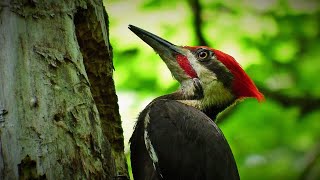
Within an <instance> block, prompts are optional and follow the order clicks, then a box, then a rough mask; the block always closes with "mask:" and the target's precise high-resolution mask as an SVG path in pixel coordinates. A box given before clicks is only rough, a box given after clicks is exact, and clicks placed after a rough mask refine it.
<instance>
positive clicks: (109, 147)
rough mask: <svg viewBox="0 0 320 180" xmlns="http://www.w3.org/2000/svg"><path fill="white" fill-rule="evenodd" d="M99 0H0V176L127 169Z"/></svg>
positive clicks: (79, 175)
mask: <svg viewBox="0 0 320 180" xmlns="http://www.w3.org/2000/svg"><path fill="white" fill-rule="evenodd" d="M106 21H107V16H106V13H105V11H104V8H103V5H102V2H101V1H99V0H91V1H90V0H74V1H63V0H57V1H34V0H11V1H10V0H6V1H4V2H1V3H0V179H114V178H116V177H117V175H121V176H122V175H123V176H124V177H126V176H127V167H126V164H125V159H124V154H123V136H122V128H121V122H120V116H119V112H118V105H117V97H116V94H115V89H114V83H113V79H112V73H113V66H112V51H111V46H110V43H109V40H108V31H107V29H108V24H107V23H106Z"/></svg>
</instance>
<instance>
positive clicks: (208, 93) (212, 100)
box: [181, 51, 234, 109]
mask: <svg viewBox="0 0 320 180" xmlns="http://www.w3.org/2000/svg"><path fill="white" fill-rule="evenodd" d="M186 55H187V58H188V60H189V62H190V64H191V66H192V67H193V69H194V70H195V71H196V73H197V75H198V77H199V79H200V81H201V85H202V88H203V91H204V98H203V99H202V100H200V101H199V100H182V101H181V102H183V103H185V104H188V105H191V106H194V107H196V108H200V109H204V108H205V107H208V106H210V105H220V104H225V103H227V102H229V101H230V100H232V99H233V98H234V96H233V94H232V93H231V92H230V90H229V89H227V88H225V87H224V85H223V84H222V82H219V81H218V79H217V76H216V74H215V73H214V72H212V71H210V70H209V69H207V68H205V67H204V66H203V65H201V64H200V63H199V61H198V60H197V59H196V58H195V56H194V55H193V54H192V53H191V52H190V51H187V52H186ZM189 83H192V80H191V79H190V80H185V82H182V83H181V84H182V86H181V90H182V91H184V94H192V93H193V91H194V87H193V85H190V84H189ZM184 85H185V86H184ZM184 87H189V88H184ZM191 91H192V92H191Z"/></svg>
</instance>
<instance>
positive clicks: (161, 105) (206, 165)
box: [130, 99, 239, 180]
mask: <svg viewBox="0 0 320 180" xmlns="http://www.w3.org/2000/svg"><path fill="white" fill-rule="evenodd" d="M146 121H149V122H148V125H147V126H145V123H146ZM145 127H146V129H145ZM145 131H147V132H148V136H149V138H150V142H151V143H152V146H153V148H154V150H155V153H156V155H157V158H158V162H157V163H155V164H153V161H152V159H151V158H150V153H149V152H148V150H147V148H146V144H145V139H144V134H145ZM130 150H131V163H132V171H133V174H134V179H135V180H147V179H148V180H149V179H150V180H156V179H167V180H169V179H172V180H179V179H181V180H188V179H190V180H197V179H199V180H209V179H210V180H211V179H216V180H222V179H225V180H235V179H239V175H238V170H237V167H236V164H235V160H234V158H233V155H232V152H231V149H230V147H229V145H228V143H227V141H226V139H225V138H224V136H223V134H222V132H221V131H220V129H219V128H218V127H217V125H216V124H215V123H214V122H213V121H212V120H211V119H210V118H209V117H208V116H206V115H205V114H204V113H202V112H201V111H200V110H198V109H196V108H194V107H191V106H188V105H185V104H183V103H180V102H178V101H175V100H168V99H158V100H156V101H153V102H152V103H150V104H149V105H148V106H147V108H146V109H144V111H142V113H141V114H140V116H139V118H138V122H137V124H136V127H135V131H134V133H133V135H132V137H131V149H130Z"/></svg>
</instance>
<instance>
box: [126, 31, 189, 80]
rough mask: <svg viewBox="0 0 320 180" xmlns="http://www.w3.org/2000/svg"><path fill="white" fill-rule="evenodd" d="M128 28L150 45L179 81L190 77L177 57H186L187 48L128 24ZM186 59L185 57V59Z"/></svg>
mask: <svg viewBox="0 0 320 180" xmlns="http://www.w3.org/2000/svg"><path fill="white" fill-rule="evenodd" d="M129 29H130V30H131V31H132V32H134V33H135V34H136V35H137V36H138V37H139V38H141V39H142V40H143V41H144V42H145V43H147V44H148V45H149V46H151V47H152V48H153V49H154V50H155V51H156V52H157V53H158V54H159V55H160V57H161V58H162V60H163V61H164V62H165V63H166V65H167V66H168V68H169V70H170V71H171V73H172V75H173V76H174V77H175V78H176V79H177V80H178V81H179V82H181V81H183V80H185V79H188V78H190V76H189V75H187V74H186V73H185V72H184V69H183V68H182V67H181V66H180V65H179V63H180V64H181V62H178V60H177V59H178V57H186V54H187V50H186V49H185V48H183V47H180V46H177V45H174V44H172V43H170V42H169V41H167V40H164V39H162V38H161V37H159V36H157V35H154V34H152V33H150V32H148V31H145V30H143V29H141V28H138V27H136V26H133V25H129ZM186 60H187V59H186Z"/></svg>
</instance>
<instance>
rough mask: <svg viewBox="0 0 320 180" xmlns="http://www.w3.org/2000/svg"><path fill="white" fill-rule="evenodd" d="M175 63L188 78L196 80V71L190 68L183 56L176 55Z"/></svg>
mask: <svg viewBox="0 0 320 180" xmlns="http://www.w3.org/2000/svg"><path fill="white" fill-rule="evenodd" d="M176 59H177V62H178V63H179V65H180V67H181V68H182V69H183V70H184V72H186V73H187V74H188V76H190V77H191V78H197V77H198V76H197V73H196V71H195V70H194V69H193V68H192V66H191V64H190V62H189V60H188V58H187V57H186V56H184V55H181V54H178V55H177V56H176Z"/></svg>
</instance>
